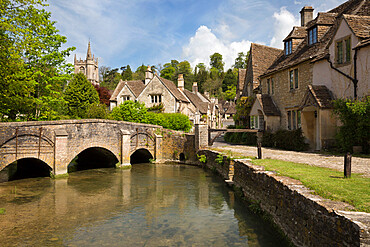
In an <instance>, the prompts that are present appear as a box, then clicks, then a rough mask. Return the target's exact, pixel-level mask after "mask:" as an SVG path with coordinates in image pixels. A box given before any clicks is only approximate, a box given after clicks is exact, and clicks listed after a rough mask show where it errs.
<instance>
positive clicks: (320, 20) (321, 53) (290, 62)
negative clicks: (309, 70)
mask: <svg viewBox="0 0 370 247" xmlns="http://www.w3.org/2000/svg"><path fill="white" fill-rule="evenodd" d="M368 2H369V0H350V1H347V2H345V3H343V4H342V5H340V6H338V7H337V8H335V9H332V10H331V11H329V12H327V13H319V14H318V16H317V17H316V18H315V19H314V20H312V21H310V22H309V23H307V27H310V26H313V25H315V24H321V25H333V26H332V27H330V28H329V29H328V31H327V32H326V33H325V34H323V36H322V37H321V38H320V40H319V41H318V42H317V43H315V44H313V45H308V44H307V39H303V41H302V42H301V43H300V44H299V45H298V47H297V48H296V49H295V50H294V51H293V53H292V54H290V55H288V56H286V55H285V54H284V53H281V54H280V55H279V56H278V58H277V59H276V60H275V61H274V62H273V63H272V65H271V66H270V67H269V68H268V69H267V70H266V71H265V72H264V73H263V74H262V76H266V75H268V74H270V73H273V72H276V71H279V70H282V69H286V68H289V67H292V66H295V65H297V64H299V63H302V62H304V61H307V60H311V61H315V60H318V59H319V58H320V59H322V58H325V56H326V54H328V50H327V46H328V44H329V42H330V41H331V39H332V37H333V36H334V33H335V31H336V29H337V27H338V22H337V21H336V17H337V16H340V15H341V14H356V15H358V14H359V13H361V15H369V10H370V9H369V3H368ZM306 35H307V34H306Z"/></svg>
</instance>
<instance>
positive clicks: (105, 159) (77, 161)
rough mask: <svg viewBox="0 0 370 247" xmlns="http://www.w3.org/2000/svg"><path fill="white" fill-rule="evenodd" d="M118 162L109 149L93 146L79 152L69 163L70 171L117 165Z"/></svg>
mask: <svg viewBox="0 0 370 247" xmlns="http://www.w3.org/2000/svg"><path fill="white" fill-rule="evenodd" d="M117 163H118V159H117V157H116V156H115V155H114V154H113V153H112V152H111V151H109V150H108V149H105V148H100V147H92V148H88V149H85V150H84V151H82V152H81V153H79V154H78V155H77V156H76V158H74V159H73V160H72V161H71V163H69V165H68V173H70V172H74V171H82V170H87V169H97V168H110V167H115V166H116V164H117Z"/></svg>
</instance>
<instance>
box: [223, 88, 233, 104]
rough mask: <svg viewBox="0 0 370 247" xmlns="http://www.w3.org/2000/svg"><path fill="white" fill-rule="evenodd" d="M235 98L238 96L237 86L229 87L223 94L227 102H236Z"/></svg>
mask: <svg viewBox="0 0 370 247" xmlns="http://www.w3.org/2000/svg"><path fill="white" fill-rule="evenodd" d="M235 96H236V86H235V85H231V86H228V87H227V90H226V91H225V92H223V93H222V97H223V98H224V99H225V100H229V101H232V100H234V99H235Z"/></svg>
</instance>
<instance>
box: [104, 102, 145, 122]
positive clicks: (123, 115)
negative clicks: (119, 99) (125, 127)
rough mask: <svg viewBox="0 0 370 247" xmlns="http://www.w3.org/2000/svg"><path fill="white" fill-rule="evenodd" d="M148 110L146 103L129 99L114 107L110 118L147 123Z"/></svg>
mask: <svg viewBox="0 0 370 247" xmlns="http://www.w3.org/2000/svg"><path fill="white" fill-rule="evenodd" d="M146 115H147V110H146V108H145V105H144V103H140V102H134V101H131V100H127V101H125V102H123V103H122V104H120V105H119V106H117V107H115V108H113V110H112V112H111V114H110V118H111V119H114V120H121V121H128V122H135V123H145V122H146Z"/></svg>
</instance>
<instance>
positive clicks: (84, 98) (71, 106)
mask: <svg viewBox="0 0 370 247" xmlns="http://www.w3.org/2000/svg"><path fill="white" fill-rule="evenodd" d="M64 98H65V100H66V102H67V114H68V115H70V116H72V117H79V118H85V117H86V112H87V110H88V109H89V107H90V105H91V104H97V103H99V94H98V92H97V91H96V90H95V88H94V86H93V85H92V84H91V83H90V82H89V81H88V80H87V79H86V76H85V75H84V74H82V73H78V74H75V75H74V76H73V79H72V80H71V81H70V82H69V84H68V86H67V88H66V90H65V92H64Z"/></svg>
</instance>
